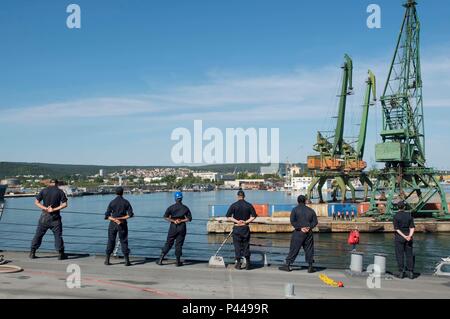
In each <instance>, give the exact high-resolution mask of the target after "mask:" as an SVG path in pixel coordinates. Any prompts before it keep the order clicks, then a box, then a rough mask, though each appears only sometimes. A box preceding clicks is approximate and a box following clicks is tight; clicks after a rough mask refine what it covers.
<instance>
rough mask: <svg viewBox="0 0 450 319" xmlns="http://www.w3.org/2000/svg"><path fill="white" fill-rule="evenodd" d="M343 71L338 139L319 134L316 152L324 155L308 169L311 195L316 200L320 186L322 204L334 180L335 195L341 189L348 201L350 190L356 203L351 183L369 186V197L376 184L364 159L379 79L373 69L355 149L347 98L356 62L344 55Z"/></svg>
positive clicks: (311, 161)
mask: <svg viewBox="0 0 450 319" xmlns="http://www.w3.org/2000/svg"><path fill="white" fill-rule="evenodd" d="M342 69H343V73H342V86H341V92H340V95H339V108H338V116H337V123H336V128H335V131H334V136H331V137H328V138H326V137H324V135H323V134H322V133H321V132H318V133H317V143H316V144H315V145H314V147H313V149H314V150H315V151H316V152H318V153H319V154H320V155H318V156H309V157H308V168H309V169H310V170H312V171H313V175H314V176H313V180H312V182H311V184H310V185H309V187H308V190H307V194H308V197H309V198H312V193H313V190H314V188H315V187H316V185H317V189H318V193H319V201H320V202H323V197H322V188H323V185H324V184H325V183H326V181H327V180H329V179H332V180H334V187H333V188H335V190H334V194H335V193H337V190H340V192H341V201H342V202H345V201H346V193H347V190H350V192H351V195H352V201H356V196H355V188H354V187H353V185H352V183H351V181H352V180H359V181H360V182H361V183H362V184H363V185H364V186H365V190H366V192H365V197H366V198H367V194H368V187H370V188H372V187H373V185H372V182H371V181H370V179H369V178H368V177H367V175H366V174H365V173H364V169H365V168H366V166H367V164H366V163H365V162H364V161H363V156H364V147H365V140H366V135H367V122H368V116H369V107H370V105H372V103H371V100H372V97H373V100H374V101H376V89H375V88H376V80H375V76H374V75H373V73H372V72H371V71H370V70H369V76H368V79H367V82H366V83H367V89H366V95H365V97H364V104H363V112H362V119H361V124H360V132H359V136H358V139H357V141H356V144H357V145H356V149H355V147H353V146H352V145H351V144H350V143H347V142H346V141H345V140H344V123H345V111H346V105H347V96H348V95H350V94H352V92H353V85H352V84H353V83H352V82H353V61H352V59H351V58H350V57H349V56H348V55H347V54H346V55H345V56H344V64H343V66H342ZM332 139H333V140H332ZM331 140H332V141H331Z"/></svg>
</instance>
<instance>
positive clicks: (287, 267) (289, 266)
mask: <svg viewBox="0 0 450 319" xmlns="http://www.w3.org/2000/svg"><path fill="white" fill-rule="evenodd" d="M278 269H279V270H282V271H287V272H291V271H292V268H291V263H288V262H286V263H285V264H284V265H283V266H281V267H279V268H278Z"/></svg>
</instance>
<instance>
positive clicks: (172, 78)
mask: <svg viewBox="0 0 450 319" xmlns="http://www.w3.org/2000/svg"><path fill="white" fill-rule="evenodd" d="M402 2H403V1H401V0H395V1H393V0H371V1H365V0H349V1H331V0H324V1H319V2H317V1H287V0H283V1H274V0H271V1H256V0H246V1H237V0H231V1H230V0H228V1H206V0H205V1H203V0H195V1H193V0H192V1H181V0H179V1H143V0H141V1H137V0H132V1H130V0H127V1H125V0H124V1H117V0H112V1H106V0H89V1H82V0H73V1H62V0H53V1H44V0H41V1H24V0H4V1H2V4H1V7H0V38H1V39H2V41H1V43H2V44H1V50H0V57H1V59H0V111H1V114H2V116H1V117H0V125H1V127H2V130H1V140H2V147H1V150H0V160H1V161H24V162H50V163H76V164H103V165H118V164H124V165H125V164H126V165H129V164H135V165H172V164H173V163H172V162H171V158H170V151H171V148H172V146H173V145H174V144H175V142H173V141H171V140H170V134H171V132H172V130H173V129H175V128H177V127H186V128H189V129H191V128H192V127H193V121H194V120H195V119H199V120H203V121H204V127H218V128H221V129H224V128H226V127H244V128H248V127H256V128H259V127H267V128H272V127H275V128H279V129H280V152H281V155H280V157H281V159H282V160H285V159H286V158H288V159H289V160H290V161H299V162H304V161H305V160H306V156H307V155H308V154H310V153H311V150H312V144H313V143H314V141H315V135H316V132H317V130H327V129H329V128H330V119H329V117H330V116H331V115H333V113H334V112H335V108H336V104H337V100H336V98H335V95H336V90H337V86H338V83H339V82H338V79H339V77H340V69H339V66H340V64H341V63H342V59H343V55H344V53H348V54H350V55H351V56H352V57H353V60H354V67H355V84H354V86H355V91H356V94H355V96H354V97H352V98H351V100H350V101H349V113H348V115H347V116H348V119H349V122H348V125H347V128H346V129H347V135H353V133H354V132H355V131H356V130H357V128H355V127H356V125H355V124H357V122H358V117H359V113H358V111H359V108H358V106H359V105H360V104H361V101H362V93H363V91H364V78H365V74H366V72H367V69H368V68H371V69H372V70H373V71H374V72H375V73H376V75H377V76H378V81H379V82H378V83H379V94H380V93H381V88H382V86H383V85H384V82H385V79H386V73H387V69H388V65H389V62H390V59H391V55H392V54H393V49H394V44H395V41H396V37H397V33H398V30H399V27H400V23H401V19H402V17H403V7H402V6H401V3H402ZM70 3H77V4H79V5H80V7H81V10H82V12H81V19H82V28H81V29H80V30H69V29H68V28H67V27H66V18H67V16H68V14H67V13H66V7H67V5H68V4H70ZM371 3H376V4H379V5H380V6H381V8H382V28H381V29H377V30H370V29H368V28H367V26H366V19H367V17H368V13H367V12H366V8H367V6H368V5H369V4H371ZM418 8H419V15H420V19H421V21H422V58H423V59H422V63H423V70H422V71H423V77H424V85H425V87H424V101H425V121H426V122H425V125H426V135H427V138H428V139H427V157H428V162H429V164H430V165H433V166H435V167H437V168H447V169H448V168H450V165H449V164H448V158H449V157H450V150H449V148H448V146H449V140H450V139H449V138H450V130H448V116H449V113H450V112H449V111H450V90H449V88H450V32H449V31H450V19H449V12H450V2H449V1H446V0H422V1H419V7H418ZM355 110H356V111H355ZM370 116H371V119H370V126H369V133H368V145H367V150H366V161H368V162H369V164H371V163H372V162H373V157H374V155H373V153H374V150H373V149H374V146H373V145H374V143H375V142H376V141H377V139H378V137H377V136H378V134H377V133H378V132H379V130H380V128H379V126H380V123H381V115H380V108H379V107H377V108H376V109H373V110H372V111H371V114H370Z"/></svg>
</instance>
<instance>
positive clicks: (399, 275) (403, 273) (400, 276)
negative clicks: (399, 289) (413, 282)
mask: <svg viewBox="0 0 450 319" xmlns="http://www.w3.org/2000/svg"><path fill="white" fill-rule="evenodd" d="M395 277H397V278H398V279H403V278H405V272H404V271H399V272H398V273H396V274H395Z"/></svg>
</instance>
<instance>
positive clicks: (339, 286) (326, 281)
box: [319, 274, 344, 288]
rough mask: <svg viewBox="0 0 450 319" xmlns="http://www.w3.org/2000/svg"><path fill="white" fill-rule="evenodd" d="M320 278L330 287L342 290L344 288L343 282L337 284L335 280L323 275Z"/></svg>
mask: <svg viewBox="0 0 450 319" xmlns="http://www.w3.org/2000/svg"><path fill="white" fill-rule="evenodd" d="M319 278H320V280H322V281H323V282H324V283H326V284H327V285H328V286H331V287H335V288H342V287H344V284H343V283H342V282H341V281H339V282H336V281H334V280H333V279H331V278H330V277H328V276H327V275H324V274H321V275H319Z"/></svg>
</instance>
